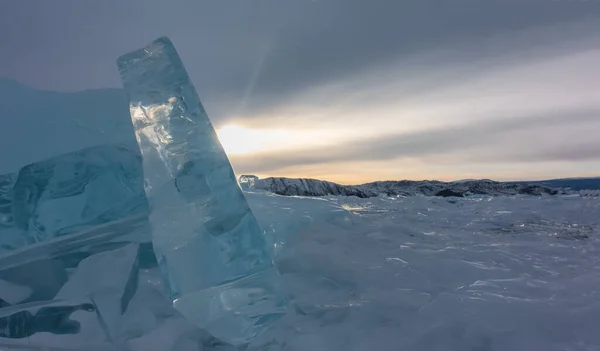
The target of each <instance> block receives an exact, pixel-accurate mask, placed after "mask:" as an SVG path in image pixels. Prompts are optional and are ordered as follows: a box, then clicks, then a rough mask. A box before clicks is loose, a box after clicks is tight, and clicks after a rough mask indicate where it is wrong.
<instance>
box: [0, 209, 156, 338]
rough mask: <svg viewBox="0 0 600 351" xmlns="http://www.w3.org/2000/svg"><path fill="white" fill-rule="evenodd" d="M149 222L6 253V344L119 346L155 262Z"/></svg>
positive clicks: (1, 261) (119, 224) (2, 325)
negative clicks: (144, 272)
mask: <svg viewBox="0 0 600 351" xmlns="http://www.w3.org/2000/svg"><path fill="white" fill-rule="evenodd" d="M147 226H148V223H147V220H146V219H145V218H144V217H143V216H138V217H133V218H129V219H126V220H121V221H115V222H112V223H111V224H110V225H105V226H97V227H96V228H94V229H92V230H89V231H83V232H78V233H73V234H68V235H64V236H61V237H57V238H54V239H51V240H47V241H44V242H41V243H37V244H33V245H29V246H27V247H25V248H23V249H19V250H14V251H12V252H10V253H7V254H4V255H3V256H1V257H0V349H3V350H5V349H6V350H12V349H15V350H16V349H19V347H21V348H23V347H25V346H26V347H32V348H34V347H38V348H43V347H57V348H61V349H73V350H82V349H86V350H87V349H90V350H118V349H120V348H119V347H120V346H119V345H124V343H125V341H126V339H127V335H124V334H123V332H122V330H120V329H119V327H120V326H121V325H123V324H124V323H125V317H124V315H125V314H126V312H127V309H128V305H129V302H130V301H131V299H132V298H133V296H134V295H135V293H136V292H137V287H138V283H139V279H138V272H139V269H140V268H139V267H140V266H141V265H143V266H145V267H149V268H151V267H152V266H153V265H152V263H151V262H148V260H147V259H146V260H145V261H143V260H142V258H143V252H144V250H143V249H141V248H142V247H144V246H145V245H149V242H148V240H149V239H150V237H149V234H148V228H147ZM154 267H156V264H154ZM155 269H156V268H155ZM147 308H148V309H152V308H153V307H152V306H147ZM130 337H131V336H130Z"/></svg>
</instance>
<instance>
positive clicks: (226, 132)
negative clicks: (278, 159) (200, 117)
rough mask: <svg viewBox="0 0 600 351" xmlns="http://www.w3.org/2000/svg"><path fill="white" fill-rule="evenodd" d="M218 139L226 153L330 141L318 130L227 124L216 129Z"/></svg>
mask: <svg viewBox="0 0 600 351" xmlns="http://www.w3.org/2000/svg"><path fill="white" fill-rule="evenodd" d="M216 132H217V136H218V137H219V141H220V142H221V145H222V146H223V149H224V150H225V152H226V153H227V154H228V155H249V154H258V153H262V152H279V151H281V152H283V151H290V150H294V149H296V150H298V149H302V148H306V147H307V145H309V146H313V147H314V146H318V145H326V144H328V143H329V142H331V140H332V137H331V136H330V135H329V134H325V133H324V132H321V131H318V130H292V129H275V128H265V129H262V128H248V127H244V126H241V125H238V124H227V125H224V126H222V127H220V128H217V129H216Z"/></svg>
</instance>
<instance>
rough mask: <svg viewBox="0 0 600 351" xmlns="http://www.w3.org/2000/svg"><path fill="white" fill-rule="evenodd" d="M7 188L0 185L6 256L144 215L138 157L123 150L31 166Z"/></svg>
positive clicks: (93, 151) (105, 148)
mask: <svg viewBox="0 0 600 351" xmlns="http://www.w3.org/2000/svg"><path fill="white" fill-rule="evenodd" d="M4 179H5V181H4V182H3V183H2V184H8V183H9V182H8V181H6V179H8V178H6V177H5V178H4ZM0 182H2V180H0ZM6 188H7V187H6V186H4V187H2V185H0V197H1V198H0V216H1V217H2V218H3V219H4V220H3V223H5V224H6V225H5V226H4V227H3V228H1V229H0V230H2V233H3V234H2V237H0V244H2V247H3V248H4V251H6V250H11V249H15V248H18V247H23V246H25V245H28V244H31V243H35V242H41V241H45V240H49V239H52V238H54V237H57V236H61V235H65V234H68V233H73V232H76V231H78V230H82V229H85V228H90V227H93V226H94V225H99V224H102V223H107V222H110V221H114V220H118V219H122V218H125V217H127V216H131V215H138V214H144V213H147V212H148V207H147V202H146V199H145V195H144V192H143V185H142V170H141V160H140V155H139V152H138V151H137V150H135V149H131V148H129V147H127V146H124V145H102V146H97V147H91V148H87V149H83V150H79V151H76V152H72V153H69V154H65V155H61V156H57V157H54V158H51V159H48V160H43V161H40V162H36V163H33V164H30V165H28V166H25V167H23V168H22V169H21V170H20V171H19V173H18V177H17V179H16V182H15V184H14V186H13V188H12V189H10V190H9V191H10V193H8V191H6V190H5V189H6ZM7 194H8V195H7ZM3 203H10V205H4V206H3V205H2V204H3ZM9 206H10V210H9Z"/></svg>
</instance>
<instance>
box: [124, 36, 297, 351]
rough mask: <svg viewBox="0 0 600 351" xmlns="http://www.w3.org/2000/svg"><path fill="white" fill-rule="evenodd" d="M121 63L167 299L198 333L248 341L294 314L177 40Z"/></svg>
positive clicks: (161, 43)
mask: <svg viewBox="0 0 600 351" xmlns="http://www.w3.org/2000/svg"><path fill="white" fill-rule="evenodd" d="M118 66H119V71H120V74H121V79H122V81H123V85H124V86H125V90H126V91H127V93H128V95H129V98H130V103H131V105H130V113H131V118H132V121H133V125H134V130H135V133H136V138H137V141H138V143H139V146H140V149H141V151H142V157H143V169H144V180H145V182H144V184H145V190H146V195H147V197H148V200H149V203H150V206H151V213H150V215H149V220H150V223H151V225H152V235H153V242H154V248H155V250H156V255H157V258H158V261H159V263H160V265H161V267H162V268H163V274H164V278H165V281H166V282H168V290H169V295H170V297H171V299H172V300H173V303H174V305H175V307H176V308H177V309H178V310H179V311H181V313H182V314H183V315H184V316H186V317H187V318H188V319H189V320H191V321H193V322H194V323H196V324H197V325H198V326H200V327H202V328H204V329H206V330H207V331H209V332H210V333H211V334H213V335H215V336H217V337H219V338H221V339H223V340H225V341H227V342H230V343H234V344H241V343H245V342H247V341H249V340H250V339H251V338H253V337H254V336H256V335H257V334H259V333H261V332H262V331H263V330H265V329H266V328H268V327H269V326H270V325H271V324H272V323H274V321H275V320H277V319H278V318H279V317H280V316H281V315H282V314H284V312H285V310H286V299H285V298H284V297H283V295H282V294H281V293H280V291H279V290H280V289H279V287H278V285H279V283H280V280H279V277H278V275H277V272H275V271H274V268H273V264H272V261H271V258H270V255H269V250H268V247H267V243H266V240H265V238H264V236H263V232H262V230H261V229H260V227H259V225H258V223H257V221H256V219H255V217H254V215H253V214H252V211H251V210H250V207H249V206H248V203H247V201H246V199H245V197H244V195H243V193H242V191H241V190H240V188H239V186H238V184H237V182H236V179H235V176H234V173H233V170H232V168H231V165H230V164H229V160H228V159H227V155H226V154H225V152H224V151H223V148H222V146H221V144H220V142H219V140H218V138H217V136H216V133H215V131H214V129H213V127H212V124H211V123H210V120H209V119H208V117H207V115H206V112H205V111H204V108H203V107H202V104H201V102H200V99H199V98H198V95H197V94H196V91H195V89H194V87H193V85H192V83H191V81H190V79H189V77H188V75H187V72H186V70H185V68H184V66H183V63H182V62H181V59H180V58H179V56H178V54H177V52H176V50H175V48H174V47H173V45H172V43H171V42H170V41H169V39H167V38H164V37H163V38H159V39H157V40H156V41H154V42H152V43H151V44H150V45H148V46H147V47H145V48H142V49H140V50H136V51H133V52H131V53H129V54H126V55H123V56H122V57H120V58H119V59H118Z"/></svg>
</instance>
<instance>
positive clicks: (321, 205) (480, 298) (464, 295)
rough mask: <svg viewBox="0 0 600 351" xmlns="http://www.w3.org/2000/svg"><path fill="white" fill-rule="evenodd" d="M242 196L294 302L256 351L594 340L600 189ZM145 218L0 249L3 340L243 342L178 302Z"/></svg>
mask: <svg viewBox="0 0 600 351" xmlns="http://www.w3.org/2000/svg"><path fill="white" fill-rule="evenodd" d="M246 197H247V199H248V202H249V204H250V206H251V207H252V209H253V211H254V213H255V214H256V217H257V219H258V220H259V222H260V224H261V226H262V227H263V228H265V231H267V232H268V233H270V234H269V235H270V236H271V237H272V239H270V240H272V241H273V242H275V243H282V246H281V247H280V250H279V251H278V254H277V256H276V257H277V258H276V266H277V267H278V269H279V270H280V272H281V274H282V278H283V279H284V281H285V284H284V286H285V289H286V291H287V292H288V293H289V295H290V296H291V300H292V301H293V303H294V304H295V305H296V306H298V309H297V311H296V312H292V313H288V314H287V315H285V316H284V317H283V318H280V319H279V320H278V321H277V322H275V324H274V325H273V326H272V327H271V328H270V329H269V330H267V331H266V332H264V333H263V334H262V335H260V336H259V337H257V338H256V339H254V340H252V342H251V343H250V345H248V347H247V348H246V350H247V351H258V350H261V351H275V350H286V351H295V350H302V351H303V350H316V351H320V350H327V351H342V350H352V351H372V350H398V349H400V350H408V351H418V350H419V351H420V350H433V351H441V350H444V351H464V350H478V351H504V350H516V351H530V350H549V351H559V350H560V351H563V350H572V351H595V350H598V349H600V336H599V335H598V333H597V331H596V329H597V328H596V326H597V325H598V324H599V323H600V317H599V316H600V305H599V304H598V301H600V289H599V288H598V287H599V286H600V258H599V257H600V256H599V255H598V253H599V249H600V240H599V235H600V232H599V228H600V220H599V218H598V213H600V199H598V198H582V197H578V196H555V197H539V198H538V197H528V196H523V197H521V196H517V197H495V198H464V199H443V198H434V197H420V196H416V197H409V198H386V197H380V198H372V199H357V198H351V197H324V198H303V197H283V196H277V195H273V194H269V193H266V192H260V191H256V192H248V193H246ZM147 225H148V224H147V222H146V221H145V220H144V218H143V217H138V218H131V219H125V220H121V221H117V222H114V223H111V224H108V225H103V226H98V227H96V228H94V229H92V230H87V231H81V232H78V233H73V234H68V235H65V236H61V237H57V238H54V239H52V240H50V241H47V242H43V243H38V244H33V245H30V246H28V247H27V248H25V249H20V250H16V251H13V252H12V253H10V254H5V255H3V256H2V257H0V299H1V300H0V349H1V350H11V351H12V350H23V349H26V350H27V349H31V350H45V349H49V350H107V351H108V350H126V351H209V350H219V351H233V350H236V348H235V347H233V346H231V345H228V344H226V343H224V342H222V341H219V340H217V339H215V338H214V337H211V336H210V335H208V334H207V333H205V332H203V331H201V330H199V329H198V328H197V327H196V326H195V325H194V324H192V323H190V322H189V321H188V320H187V319H186V318H184V317H183V316H181V314H180V313H179V312H178V311H177V310H175V309H174V308H173V306H172V303H171V301H169V299H168V298H167V297H166V296H165V294H164V288H163V286H162V278H161V274H160V271H159V268H158V266H157V263H156V261H155V260H153V257H154V255H153V252H152V249H151V246H149V245H150V243H149V239H150V238H149V229H148V227H147ZM136 246H137V247H138V250H137V255H136V257H132V255H133V254H134V252H136V251H135V247H136ZM113 277H114V279H113ZM133 282H136V283H137V284H133ZM77 292H79V293H77ZM59 293H60V294H61V297H62V299H61V300H59V299H58V298H57V296H58V294H59ZM65 299H66V300H65ZM103 311H106V312H103ZM111 326H112V328H111ZM115 327H116V328H115ZM237 350H239V349H237Z"/></svg>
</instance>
